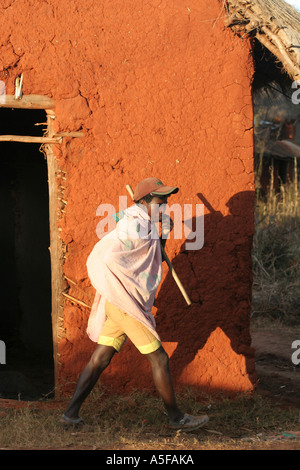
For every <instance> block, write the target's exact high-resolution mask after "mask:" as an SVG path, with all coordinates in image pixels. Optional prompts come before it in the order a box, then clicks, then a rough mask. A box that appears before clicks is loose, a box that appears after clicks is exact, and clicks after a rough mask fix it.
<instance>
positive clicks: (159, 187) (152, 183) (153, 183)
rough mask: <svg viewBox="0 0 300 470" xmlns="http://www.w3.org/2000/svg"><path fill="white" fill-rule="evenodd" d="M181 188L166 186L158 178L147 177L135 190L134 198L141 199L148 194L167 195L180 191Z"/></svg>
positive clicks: (135, 199)
mask: <svg viewBox="0 0 300 470" xmlns="http://www.w3.org/2000/svg"><path fill="white" fill-rule="evenodd" d="M178 191H179V188H177V187H174V186H165V185H164V184H163V182H162V181H161V180H160V179H158V178H146V179H144V180H142V181H141V182H140V183H139V184H138V185H137V187H136V188H135V190H134V193H133V200H134V201H139V200H140V199H142V198H143V197H144V196H147V194H150V193H151V194H153V196H167V195H169V194H175V193H178Z"/></svg>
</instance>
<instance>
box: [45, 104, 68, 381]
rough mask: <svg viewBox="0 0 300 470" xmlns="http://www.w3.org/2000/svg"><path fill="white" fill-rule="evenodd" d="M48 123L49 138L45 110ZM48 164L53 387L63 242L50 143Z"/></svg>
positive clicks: (51, 114)
mask: <svg viewBox="0 0 300 470" xmlns="http://www.w3.org/2000/svg"><path fill="white" fill-rule="evenodd" d="M46 112H47V123H48V136H49V137H50V138H51V137H52V136H53V134H54V131H53V119H54V117H55V116H54V112H53V111H52V110H46ZM45 151H46V156H47V166H48V190H49V225H50V248H49V250H50V255H51V291H52V292H51V295H52V312H51V317H52V335H53V360H54V378H55V389H57V385H58V366H59V353H58V339H59V337H58V330H59V327H60V326H62V325H60V324H59V322H60V321H61V319H62V311H63V306H62V304H63V301H62V299H63V297H62V293H63V290H64V284H65V282H64V278H63V243H62V240H61V238H60V236H59V231H58V226H57V213H58V211H59V204H58V188H57V173H58V167H57V161H56V158H55V154H54V151H53V147H52V145H46V146H45Z"/></svg>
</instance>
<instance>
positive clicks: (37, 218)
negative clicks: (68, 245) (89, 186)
mask: <svg viewBox="0 0 300 470" xmlns="http://www.w3.org/2000/svg"><path fill="white" fill-rule="evenodd" d="M37 123H43V125H36V124H37ZM45 128H46V113H45V111H44V110H24V109H5V108H2V109H0V134H1V135H26V136H42V135H43V130H44V129H45ZM40 146H41V144H36V143H34V144H32V143H19V142H0V179H1V184H0V195H1V196H0V214H1V230H0V237H1V238H0V240H1V243H0V250H1V268H0V269H1V302H0V340H2V341H4V342H5V345H6V364H0V398H12V399H21V400H36V399H41V398H43V397H44V398H45V397H46V396H47V397H50V396H51V395H52V391H53V388H54V364H53V341H52V323H51V265H50V252H49V246H50V235H49V196H48V170H47V162H46V159H45V157H44V155H43V153H42V152H41V151H40Z"/></svg>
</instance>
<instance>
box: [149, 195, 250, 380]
mask: <svg viewBox="0 0 300 470" xmlns="http://www.w3.org/2000/svg"><path fill="white" fill-rule="evenodd" d="M198 197H199V203H203V204H204V205H205V207H206V208H207V209H208V210H209V213H208V214H206V215H204V245H203V247H202V249H200V250H197V251H192V250H187V249H186V242H184V243H183V244H182V246H181V248H180V252H179V253H178V254H177V256H175V258H173V260H172V264H173V267H174V269H175V271H176V273H177V274H178V276H179V278H180V280H181V282H182V284H183V285H184V287H185V289H186V291H187V293H188V295H189V297H190V299H191V301H192V305H191V306H187V304H186V302H185V300H184V298H183V296H182V294H181V293H180V291H179V289H178V287H177V285H176V284H175V280H174V279H173V277H172V275H171V273H170V272H168V274H167V275H166V278H165V280H164V282H163V284H162V286H161V289H160V291H159V294H158V296H157V299H156V302H155V306H156V308H157V313H156V317H155V319H156V324H157V331H158V332H159V334H160V337H161V340H162V341H163V342H175V343H178V344H177V347H176V349H175V351H174V352H173V354H172V355H171V360H170V368H171V371H172V376H173V377H174V379H175V381H176V379H178V378H179V377H180V375H181V374H182V372H184V369H185V367H186V366H187V365H188V364H190V363H191V362H192V361H193V359H194V358H195V356H196V354H198V352H199V350H201V349H202V348H203V347H204V346H205V344H206V342H207V340H208V338H209V336H210V335H211V333H212V332H213V331H215V330H216V328H217V327H219V328H221V330H222V331H223V332H224V334H225V335H226V336H227V338H229V340H230V344H231V348H232V349H233V351H235V353H237V354H244V356H245V361H246V369H247V374H248V377H249V379H250V381H251V382H252V383H253V385H255V383H256V374H255V362H254V351H253V349H252V348H251V337H250V332H249V328H250V311H251V289H252V262H251V249H252V236H253V230H254V191H244V192H240V193H237V194H235V195H234V196H233V197H232V198H231V199H230V200H229V201H228V202H227V204H226V205H227V207H228V209H229V214H228V215H225V216H224V215H223V214H222V213H221V212H219V211H215V210H214V209H213V208H212V207H211V205H210V204H209V202H208V201H207V200H206V199H205V197H204V196H203V195H202V194H200V193H199V194H198ZM193 222H194V224H193V227H195V220H194V221H193ZM167 251H168V245H166V252H167ZM200 353H201V351H200ZM220 359H221V358H220ZM199 376H201V371H199Z"/></svg>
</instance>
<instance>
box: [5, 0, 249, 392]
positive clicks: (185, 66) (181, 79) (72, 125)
mask: <svg viewBox="0 0 300 470" xmlns="http://www.w3.org/2000/svg"><path fill="white" fill-rule="evenodd" d="M221 3H223V2H219V1H217V0H201V1H200V2H199V0H190V1H189V2H184V1H181V0H178V1H176V2H174V1H171V2H167V1H164V0H163V1H161V0H159V1H157V0H150V1H148V2H140V1H138V0H126V2H124V1H120V0H114V1H111V0H102V1H101V2H99V1H96V0H94V1H92V0H85V1H84V2H82V1H79V0H69V1H68V2H66V1H63V0H56V1H52V2H51V3H48V2H47V1H41V0H38V1H37V0H15V1H11V0H3V1H2V6H1V20H0V21H1V42H2V46H1V56H2V61H1V64H0V69H1V70H0V72H1V73H0V79H1V80H4V81H5V83H6V87H7V92H8V93H14V80H15V77H16V76H17V75H18V74H20V73H23V76H24V87H23V91H24V94H41V95H47V96H50V97H52V98H54V99H55V101H56V109H55V113H56V121H55V122H56V129H57V130H58V131H61V132H66V131H77V130H81V131H82V132H84V138H82V139H65V140H64V143H63V144H62V145H61V146H57V147H56V149H55V152H56V155H57V159H58V163H59V167H60V169H61V170H62V171H63V172H64V173H63V174H64V176H65V178H66V179H65V180H64V194H63V198H64V200H66V201H67V204H66V207H65V212H64V213H63V214H62V216H61V218H60V220H59V224H60V227H61V236H62V239H63V241H64V243H65V245H66V254H65V264H64V273H65V275H66V276H67V277H68V278H69V279H72V281H73V282H74V283H76V285H75V284H72V283H70V290H69V294H70V295H72V296H74V297H76V298H77V299H81V300H83V301H84V302H86V303H88V304H91V302H92V299H93V295H94V292H93V289H92V288H91V286H90V283H89V280H88V278H87V273H86V259H87V256H88V254H89V253H90V251H91V249H92V247H93V245H94V244H95V243H96V242H97V241H98V238H97V235H96V226H97V223H98V222H99V220H100V219H99V217H97V216H96V210H97V207H98V206H99V204H101V203H110V204H113V205H115V207H116V209H117V210H118V201H119V200H118V197H119V195H126V190H125V184H127V183H130V184H131V185H132V186H134V185H135V184H136V183H137V182H138V181H139V180H141V179H142V178H145V177H148V176H158V177H160V178H161V179H162V180H163V181H165V182H167V183H168V184H174V185H178V186H179V187H180V192H179V193H178V195H175V196H173V200H172V202H174V203H175V202H176V203H180V204H184V203H189V204H194V205H195V204H197V203H198V204H199V203H202V202H203V201H205V216H204V224H205V241H204V246H203V248H202V249H201V250H194V251H188V250H186V249H185V244H184V241H185V240H184V239H182V240H174V239H172V240H169V241H168V243H167V252H168V255H169V257H170V259H171V260H172V262H173V264H174V267H175V269H176V271H177V273H178V274H179V276H180V279H181V281H182V283H183V284H184V286H185V287H186V290H187V291H188V293H189V295H190V297H191V299H192V302H193V303H192V305H191V306H190V307H187V306H186V304H185V301H184V299H183V297H182V296H181V294H180V292H179V290H178V288H177V286H176V284H175V282H174V280H173V278H172V277H171V276H170V274H169V273H168V270H167V267H166V266H165V268H164V278H163V282H162V284H161V288H160V290H159V293H158V296H157V302H156V306H155V308H154V313H155V315H156V320H157V328H158V332H159V334H160V336H161V338H162V341H163V344H164V346H165V348H166V350H167V351H168V353H169V355H170V368H171V371H172V374H173V377H174V381H175V383H176V384H177V385H192V386H196V387H200V388H203V389H209V390H210V391H212V392H213V391H219V390H223V391H228V392H230V393H232V392H233V393H235V392H238V391H248V390H251V389H252V388H253V383H254V380H255V371H254V354H253V350H252V349H251V347H250V343H251V339H250V334H249V312H250V302H251V279H252V278H251V276H252V274H251V273H252V269H251V243H252V233H253V206H254V203H253V194H254V193H253V191H254V175H253V140H252V99H251V77H252V73H253V66H252V61H251V55H250V43H249V41H248V40H247V39H240V38H238V37H235V36H234V35H233V34H232V32H231V31H230V30H229V29H226V28H225V27H224V12H223V11H222V8H221ZM64 302H65V306H64V316H63V323H62V324H60V325H55V328H56V326H60V327H62V328H60V329H59V345H58V347H59V364H60V365H59V369H58V372H59V375H58V379H59V382H58V385H59V386H60V387H61V389H62V390H65V391H66V390H70V389H72V387H73V385H72V387H69V388H68V387H67V384H68V383H70V382H72V381H73V382H74V381H76V380H77V377H78V374H79V373H80V372H81V370H82V368H83V367H84V365H85V363H86V361H87V360H88V358H89V356H90V353H91V352H92V351H93V349H94V344H93V343H91V341H90V340H89V339H88V338H87V336H86V332H85V328H86V323H87V318H88V314H89V310H88V309H87V308H84V307H80V306H79V305H76V304H73V303H71V302H69V301H68V300H67V301H66V300H64ZM103 382H104V383H106V384H108V385H111V386H112V387H113V389H114V390H116V391H119V392H120V391H123V392H125V391H127V390H130V389H132V388H140V387H145V388H148V389H152V387H153V385H152V379H151V372H150V369H149V366H148V363H147V361H146V359H145V358H144V357H143V356H141V355H140V354H139V353H138V352H137V351H136V350H135V348H134V347H133V346H132V345H131V344H129V345H126V346H124V349H123V350H122V352H121V354H119V355H116V356H115V358H114V359H113V361H112V363H111V365H110V368H109V370H108V371H107V372H105V374H104V375H103Z"/></svg>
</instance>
